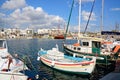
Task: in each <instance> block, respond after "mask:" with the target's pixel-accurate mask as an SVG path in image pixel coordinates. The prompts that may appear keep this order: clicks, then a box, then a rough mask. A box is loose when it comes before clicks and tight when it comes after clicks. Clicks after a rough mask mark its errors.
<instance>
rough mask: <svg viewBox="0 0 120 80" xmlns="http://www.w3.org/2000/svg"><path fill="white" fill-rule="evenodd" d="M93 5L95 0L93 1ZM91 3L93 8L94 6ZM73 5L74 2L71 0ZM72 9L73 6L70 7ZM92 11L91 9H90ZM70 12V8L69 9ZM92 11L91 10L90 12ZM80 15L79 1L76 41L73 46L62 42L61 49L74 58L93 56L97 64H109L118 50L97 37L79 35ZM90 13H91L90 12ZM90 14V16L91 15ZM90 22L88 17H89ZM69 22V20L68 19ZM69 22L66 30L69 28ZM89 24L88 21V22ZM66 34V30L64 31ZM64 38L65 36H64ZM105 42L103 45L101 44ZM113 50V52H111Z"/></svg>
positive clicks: (116, 55) (115, 56)
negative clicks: (74, 56)
mask: <svg viewBox="0 0 120 80" xmlns="http://www.w3.org/2000/svg"><path fill="white" fill-rule="evenodd" d="M94 3H95V0H94ZM94 3H93V6H94ZM73 4H74V0H73ZM72 7H73V6H72ZM92 9H93V8H92ZM71 11H72V8H71ZM91 11H92V10H91ZM80 13H81V0H79V19H78V20H79V21H78V22H79V26H78V31H79V32H78V39H77V40H78V41H77V42H76V43H74V44H66V43H65V42H64V45H63V48H64V51H65V52H66V53H68V54H70V55H72V56H73V55H76V56H95V57H96V62H97V64H105V65H106V64H110V60H111V59H112V58H113V57H114V58H117V57H118V53H119V52H120V48H119V47H116V48H117V49H115V48H114V47H115V45H114V46H113V42H112V43H111V44H106V42H108V41H105V40H104V39H103V38H97V37H86V36H84V35H81V34H80V19H81V17H80ZM91 13H92V12H91ZM91 13H90V14H91ZM89 20H90V17H89ZM69 21H70V18H69ZM69 21H68V25H67V28H68V26H69ZM88 22H89V21H88ZM66 32H67V30H66ZM65 36H66V35H65ZM103 42H105V43H103ZM113 49H115V50H113Z"/></svg>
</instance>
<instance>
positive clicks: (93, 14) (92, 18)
mask: <svg viewBox="0 0 120 80" xmlns="http://www.w3.org/2000/svg"><path fill="white" fill-rule="evenodd" d="M89 15H90V12H87V11H82V19H83V20H84V21H87V20H88V18H89ZM90 20H91V21H96V15H95V13H92V15H91V18H90Z"/></svg>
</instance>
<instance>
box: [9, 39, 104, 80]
mask: <svg viewBox="0 0 120 80" xmlns="http://www.w3.org/2000/svg"><path fill="white" fill-rule="evenodd" d="M7 41H8V49H9V52H10V53H11V54H14V53H17V54H20V55H27V56H28V57H29V58H30V60H31V62H32V64H33V66H34V67H35V69H36V70H37V71H42V72H43V74H44V75H45V76H49V77H50V78H49V79H51V80H89V79H88V78H87V77H88V76H81V75H72V74H66V73H63V72H59V71H56V70H53V69H51V68H49V67H47V66H45V65H43V64H42V63H41V62H40V61H37V52H38V51H39V50H40V48H43V49H46V50H49V49H51V48H52V47H55V45H56V44H58V45H59V49H60V51H63V48H62V44H63V40H53V39H14V40H7ZM74 42H75V40H68V43H74ZM102 71H103V70H102ZM102 71H101V72H102ZM43 74H42V75H43ZM102 76H103V75H102ZM94 77H95V78H93V79H91V80H98V77H99V76H98V75H94Z"/></svg>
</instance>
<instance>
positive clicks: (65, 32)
mask: <svg viewBox="0 0 120 80" xmlns="http://www.w3.org/2000/svg"><path fill="white" fill-rule="evenodd" d="M73 6H74V0H73V2H72V6H71V9H70V14H69V18H68V23H67V28H66V31H65V34H64V37H65V39H64V41H65V40H66V35H67V32H68V27H69V23H70V18H71V14H72V10H73Z"/></svg>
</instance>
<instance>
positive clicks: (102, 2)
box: [101, 0, 104, 32]
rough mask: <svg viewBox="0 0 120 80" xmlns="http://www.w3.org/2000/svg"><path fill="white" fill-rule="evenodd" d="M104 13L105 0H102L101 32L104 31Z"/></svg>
mask: <svg viewBox="0 0 120 80" xmlns="http://www.w3.org/2000/svg"><path fill="white" fill-rule="evenodd" d="M103 13H104V0H102V11H101V32H102V31H103Z"/></svg>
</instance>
